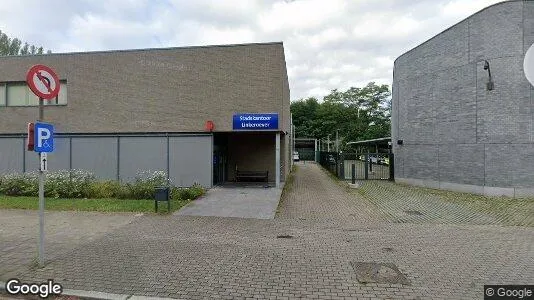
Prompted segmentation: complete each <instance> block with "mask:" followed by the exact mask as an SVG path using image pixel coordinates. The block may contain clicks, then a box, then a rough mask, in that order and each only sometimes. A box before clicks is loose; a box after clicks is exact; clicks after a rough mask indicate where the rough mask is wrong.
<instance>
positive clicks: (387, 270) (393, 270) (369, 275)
mask: <svg viewBox="0 0 534 300" xmlns="http://www.w3.org/2000/svg"><path fill="white" fill-rule="evenodd" d="M350 264H351V265H352V268H353V269H354V272H356V278H357V279H358V282H360V283H390V284H404V285H409V284H410V280H409V279H408V278H407V277H406V276H405V275H404V274H402V273H401V272H400V271H399V269H398V268H397V266H396V265H395V264H392V263H375V262H350Z"/></svg>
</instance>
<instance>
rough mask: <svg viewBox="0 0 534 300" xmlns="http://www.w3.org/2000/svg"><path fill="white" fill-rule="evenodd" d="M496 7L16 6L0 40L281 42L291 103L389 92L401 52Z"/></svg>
mask: <svg viewBox="0 0 534 300" xmlns="http://www.w3.org/2000/svg"><path fill="white" fill-rule="evenodd" d="M496 2H500V1H499V0H380V1H376V0H329V1H324V0H295V1H292V0H285V1H282V0H224V1H212V0H196V1H189V0H158V1H154V0H114V1H104V0H80V1H67V0H48V1H41V0H20V1H11V2H10V4H9V5H0V30H2V31H4V32H6V33H8V34H9V35H12V36H16V37H19V38H22V39H24V40H25V41H28V42H31V43H33V44H39V45H43V46H44V47H45V48H47V49H52V51H54V52H65V51H90V50H107V49H123V48H147V47H170V46H172V47H176V46H191V45H207V44H210V45H213V44H231V43H248V42H267V41H283V42H284V46H285V54H286V62H287V67H288V76H289V80H290V88H291V98H292V99H293V100H294V99H298V98H302V97H308V96H315V97H318V98H322V96H324V95H325V94H327V93H328V92H329V91H330V90H332V89H336V88H337V89H346V88H349V87H350V86H363V85H365V84H367V83H368V82H370V81H375V82H377V83H385V84H391V80H392V68H393V61H394V60H395V58H396V57H398V56H400V55H401V54H402V53H404V52H406V51H407V50H409V49H411V48H413V47H415V46H416V45H418V44H420V43H421V42H423V41H425V40H427V39H429V38H431V37H432V36H434V35H435V34H438V33H439V32H441V31H443V30H444V29H446V28H447V27H449V26H451V25H453V24H454V23H456V22H458V21H461V20H462V19H464V18H466V17H468V16H469V15H471V14H473V13H475V12H476V11H478V10H480V9H482V8H484V7H487V6H489V5H491V4H494V3H496Z"/></svg>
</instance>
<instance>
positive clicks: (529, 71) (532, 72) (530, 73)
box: [523, 44, 534, 85]
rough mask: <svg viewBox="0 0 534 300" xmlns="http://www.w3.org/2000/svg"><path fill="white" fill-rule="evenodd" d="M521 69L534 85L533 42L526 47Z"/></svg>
mask: <svg viewBox="0 0 534 300" xmlns="http://www.w3.org/2000/svg"><path fill="white" fill-rule="evenodd" d="M523 70H524V71H525V76H526V77H527V79H528V81H529V82H530V84H532V85H534V44H532V45H531V46H530V48H528V50H527V53H526V54H525V60H524V61H523Z"/></svg>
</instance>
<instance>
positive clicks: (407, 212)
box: [404, 210, 423, 216]
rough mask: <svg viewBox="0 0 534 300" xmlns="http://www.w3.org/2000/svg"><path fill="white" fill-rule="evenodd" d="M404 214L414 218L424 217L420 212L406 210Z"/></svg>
mask: <svg viewBox="0 0 534 300" xmlns="http://www.w3.org/2000/svg"><path fill="white" fill-rule="evenodd" d="M404 212H405V213H406V214H408V215H412V216H422V215H423V214H422V213H421V212H420V211H417V210H405V211H404Z"/></svg>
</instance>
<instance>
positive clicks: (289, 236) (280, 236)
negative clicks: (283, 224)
mask: <svg viewBox="0 0 534 300" xmlns="http://www.w3.org/2000/svg"><path fill="white" fill-rule="evenodd" d="M276 238H277V239H292V238H293V236H292V235H289V234H285V235H277V236H276Z"/></svg>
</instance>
